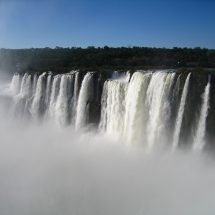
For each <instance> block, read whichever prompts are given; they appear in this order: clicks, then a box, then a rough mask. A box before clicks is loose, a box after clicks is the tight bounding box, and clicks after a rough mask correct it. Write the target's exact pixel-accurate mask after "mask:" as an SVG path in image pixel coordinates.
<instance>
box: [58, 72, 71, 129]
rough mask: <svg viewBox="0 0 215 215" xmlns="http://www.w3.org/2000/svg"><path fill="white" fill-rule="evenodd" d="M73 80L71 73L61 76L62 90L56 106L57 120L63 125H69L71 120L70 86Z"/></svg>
mask: <svg viewBox="0 0 215 215" xmlns="http://www.w3.org/2000/svg"><path fill="white" fill-rule="evenodd" d="M71 81H72V77H71V76H70V75H63V76H62V77H61V82H60V91H59V95H58V97H57V102H56V106H55V113H56V118H57V122H59V124H60V125H63V126H66V125H68V124H69V122H70V121H69V120H70V110H69V108H70V104H69V98H70V95H69V94H70V93H72V92H71V88H70V86H71Z"/></svg>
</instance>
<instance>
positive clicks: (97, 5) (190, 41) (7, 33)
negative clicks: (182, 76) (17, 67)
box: [0, 0, 215, 48]
mask: <svg viewBox="0 0 215 215" xmlns="http://www.w3.org/2000/svg"><path fill="white" fill-rule="evenodd" d="M92 45H94V46H105V45H108V46H149V47H174V46H178V47H185V46H187V47H197V46H199V47H206V48H215V0H187V1H186V0H181V1H179V0H0V47H1V48H29V47H55V46H62V47H71V46H81V47H87V46H92Z"/></svg>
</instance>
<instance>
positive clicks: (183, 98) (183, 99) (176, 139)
mask: <svg viewBox="0 0 215 215" xmlns="http://www.w3.org/2000/svg"><path fill="white" fill-rule="evenodd" d="M190 76H191V73H189V74H188V76H187V78H186V81H185V84H184V89H183V92H182V96H181V101H180V105H179V110H178V114H177V118H176V125H175V130H174V134H173V149H175V148H176V147H177V146H178V142H179V136H180V132H181V125H182V121H183V115H184V108H185V104H186V99H187V94H188V88H189V81H190Z"/></svg>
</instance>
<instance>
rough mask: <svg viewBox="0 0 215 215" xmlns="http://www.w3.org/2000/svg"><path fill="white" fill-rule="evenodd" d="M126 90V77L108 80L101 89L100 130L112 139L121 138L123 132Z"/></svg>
mask: <svg viewBox="0 0 215 215" xmlns="http://www.w3.org/2000/svg"><path fill="white" fill-rule="evenodd" d="M127 88H128V81H127V77H122V78H120V79H116V80H108V81H106V82H105V84H104V87H103V95H102V113H101V122H100V128H101V130H103V131H105V132H106V133H107V134H109V135H112V136H113V137H114V138H120V137H122V135H123V132H124V114H125V97H126V92H127Z"/></svg>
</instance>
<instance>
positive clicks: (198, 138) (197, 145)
mask: <svg viewBox="0 0 215 215" xmlns="http://www.w3.org/2000/svg"><path fill="white" fill-rule="evenodd" d="M210 79H211V76H210V75H209V77H208V83H207V86H206V87H205V91H204V93H203V95H202V107H201V111H200V116H199V121H198V125H197V129H196V133H195V137H194V144H193V149H194V150H199V151H200V150H202V149H203V148H204V146H205V140H204V138H205V130H206V119H207V116H208V109H209V98H210V85H211V83H210V82H211V80H210Z"/></svg>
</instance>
